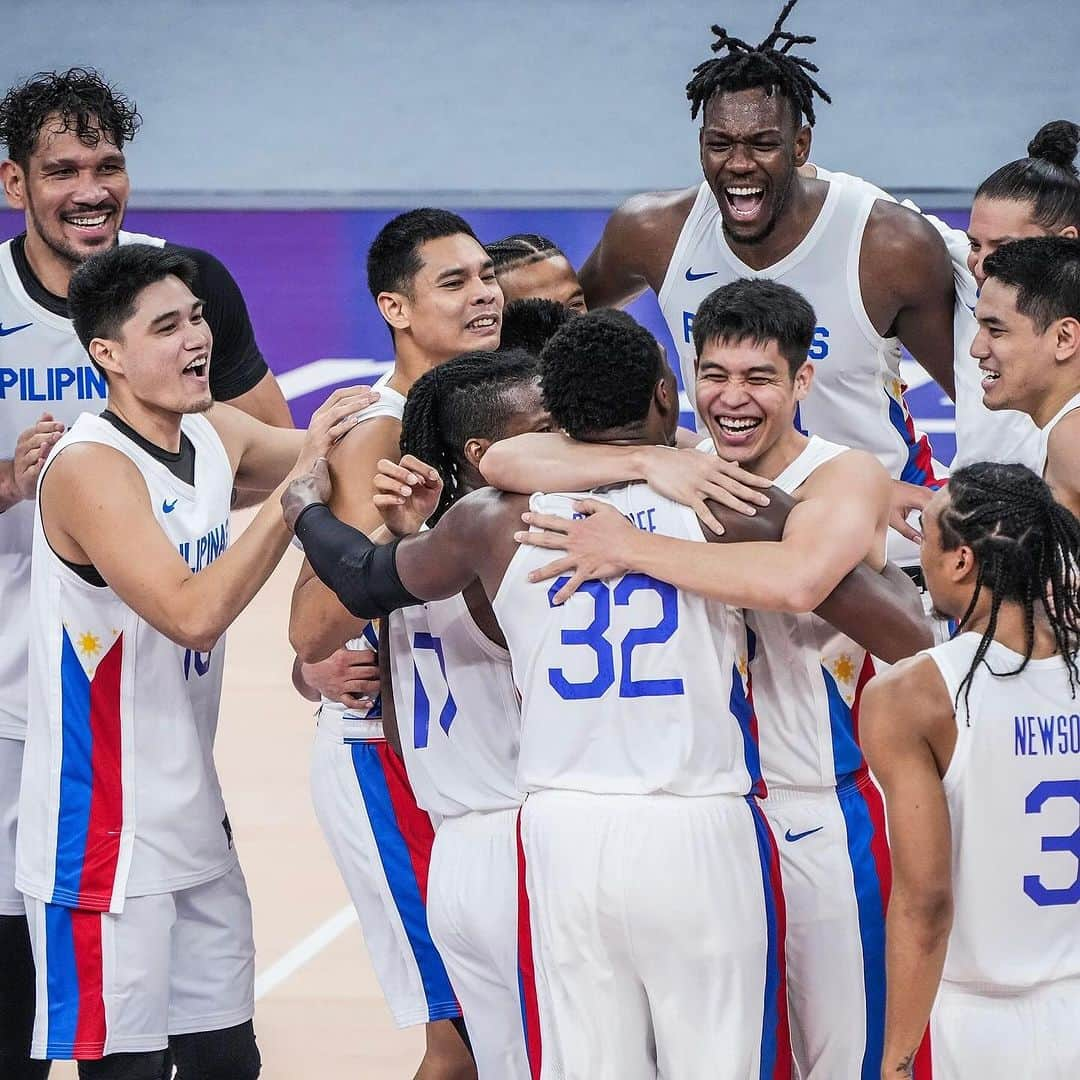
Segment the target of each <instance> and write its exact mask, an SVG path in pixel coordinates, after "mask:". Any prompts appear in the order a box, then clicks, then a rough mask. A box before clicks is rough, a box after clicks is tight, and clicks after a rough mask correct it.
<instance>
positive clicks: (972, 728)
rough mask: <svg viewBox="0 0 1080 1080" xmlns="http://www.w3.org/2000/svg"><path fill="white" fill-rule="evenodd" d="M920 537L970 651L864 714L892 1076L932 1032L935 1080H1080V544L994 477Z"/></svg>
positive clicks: (967, 489)
mask: <svg viewBox="0 0 1080 1080" xmlns="http://www.w3.org/2000/svg"><path fill="white" fill-rule="evenodd" d="M1024 242H1025V243H1038V242H1040V241H1024ZM1013 246H1014V245H1011V244H1010V245H1007V246H1006V247H1003V248H1002V249H1001V250H1000V251H999V252H998V254H997V255H996V256H994V257H995V258H997V257H1001V256H1004V255H1005V253H1006V252H1007V251H1008V250H1009V248H1010V247H1013ZM988 264H989V260H988ZM988 273H991V279H990V280H992V271H990V270H989V269H988ZM923 537H924V539H923V545H922V551H921V557H922V566H923V572H924V574H925V576H926V583H927V586H928V588H929V590H930V595H931V596H932V597H933V600H934V604H935V605H936V606H937V607H938V608H939V609H940V610H941V612H942V613H943V614H945V615H947V616H949V617H950V618H953V619H956V620H958V622H959V624H960V626H959V633H958V635H957V637H955V638H954V639H953V640H952V641H949V642H947V643H946V644H944V645H938V646H936V647H935V648H933V649H931V650H930V651H929V652H927V653H924V654H921V655H919V656H916V657H913V658H912V659H910V660H906V661H904V662H903V663H901V664H898V665H897V666H896V667H894V668H893V669H892V670H891V671H889V672H887V673H885V674H883V675H880V676H878V677H877V678H875V679H874V680H873V681H872V682H871V683H870V684H869V686H868V687H867V688H866V693H865V694H864V697H863V737H864V745H865V747H866V753H867V757H868V758H869V760H870V764H871V766H872V767H873V769H874V773H875V775H876V776H877V777H878V778H879V779H880V781H881V784H882V787H883V788H884V790H885V801H886V806H887V809H888V818H889V836H890V839H891V842H892V857H893V897H892V903H891V904H890V906H889V919H888V931H889V933H888V1023H887V1029H886V1043H885V1056H884V1062H883V1065H882V1072H881V1076H882V1077H883V1078H884V1077H886V1076H887V1077H902V1076H909V1077H910V1076H919V1075H921V1073H920V1072H918V1071H915V1070H914V1069H913V1060H914V1056H915V1048H916V1046H917V1045H918V1044H919V1040H920V1039H921V1038H922V1035H923V1031H924V1029H925V1028H926V1025H927V1020H928V1019H930V1026H931V1034H932V1037H931V1046H932V1048H933V1075H934V1077H935V1078H937V1077H943V1078H944V1080H967V1078H969V1077H975V1076H978V1077H985V1078H986V1080H997V1078H1001V1080H1005V1078H1007V1077H1008V1078H1010V1080H1011V1078H1012V1077H1017V1076H1032V1077H1035V1076H1037V1077H1040V1078H1043V1077H1045V1078H1047V1080H1066V1078H1069V1077H1074V1076H1077V1075H1078V1074H1080V1036H1078V1034H1077V1028H1076V1016H1077V1010H1078V1008H1080V1001H1078V999H1077V987H1078V986H1080V935H1078V934H1077V920H1076V905H1077V903H1080V876H1078V875H1077V873H1076V871H1077V864H1076V861H1075V860H1076V859H1077V858H1078V857H1080V853H1078V850H1077V834H1076V831H1075V830H1076V812H1077V806H1078V804H1080V781H1078V780H1077V779H1076V777H1077V764H1078V755H1080V720H1078V717H1077V709H1076V686H1077V681H1078V678H1080V672H1078V670H1077V650H1078V648H1080V606H1078V590H1080V582H1078V581H1077V565H1078V562H1080V526H1078V524H1077V521H1076V518H1075V517H1074V516H1073V515H1072V514H1071V513H1070V512H1069V511H1068V510H1066V509H1065V508H1064V507H1062V506H1061V505H1059V504H1058V503H1056V502H1055V501H1054V499H1053V497H1052V495H1051V493H1050V491H1049V489H1048V488H1047V486H1046V484H1045V483H1043V482H1042V481H1041V480H1039V479H1038V477H1036V476H1035V475H1034V474H1033V473H1031V472H1030V470H1028V469H1026V468H1024V467H1023V466H1020V465H990V464H981V465H972V466H969V467H967V468H964V469H960V470H959V471H958V472H956V473H954V474H953V477H952V479H951V480H950V482H949V486H948V489H947V490H946V491H942V492H940V493H938V494H937V495H935V496H934V498H933V499H932V500H931V502H930V505H929V506H927V508H926V509H925V510H924V511H923ZM1040 852H1041V854H1040ZM939 980H940V986H939ZM935 998H936V1001H935ZM931 1010H932V1011H931Z"/></svg>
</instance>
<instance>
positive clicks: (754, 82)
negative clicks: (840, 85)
mask: <svg viewBox="0 0 1080 1080" xmlns="http://www.w3.org/2000/svg"><path fill="white" fill-rule="evenodd" d="M796 3H797V0H788V2H787V3H786V4H785V5H784V10H783V11H781V12H780V17H779V18H778V19H777V20H776V22H775V23H774V24H773V28H772V32H771V33H770V34H769V36H768V37H767V38H765V40H764V41H763V42H762V43H761V44H760V45H748V44H747V43H746V42H745V41H742V40H741V39H739V38H737V37H732V36H731V35H730V34H729V33H728V32H727V31H726V30H725V29H724V28H723V27H722V26H714V27H713V28H712V32H713V33H714V34H715V35H716V40H715V41H714V42H713V43H712V51H713V52H714V53H718V52H724V51H726V52H727V55H726V56H721V57H718V58H716V59H714V60H706V61H705V62H704V63H701V64H698V66H697V67H696V68H694V74H693V77H692V78H691V79H690V81H689V82H688V83H687V84H686V97H687V99H688V100H689V102H690V116H691V118H694V117H696V116H697V114H698V112H699V111H700V110H701V109H702V108H703V107H704V106H706V105H708V103H709V102H710V101H711V100H712V98H713V97H714V96H715V95H716V94H722V93H735V92H737V91H739V90H757V89H761V90H764V91H765V92H766V93H767V94H768V95H769V96H770V97H771V96H772V95H773V94H778V95H779V96H780V97H782V98H786V99H787V101H789V102H790V103H791V108H792V112H793V113H794V115H795V123H796V124H799V123H800V122H801V121H802V119H803V117H805V118H806V122H807V124H809V125H810V126H811V127H813V126H814V120H815V116H814V95H815V94H816V95H817V96H818V97H819V98H821V100H822V101H827V102H829V103H831V102H832V98H831V97H829V95H828V94H827V93H826V92H825V91H824V90H823V89H822V88H821V86H819V85H818V83H817V82H816V81H815V80H814V79H813V78H812V77H811V75H810V72H815V73H816V72H817V70H818V68H817V65H816V64H813V63H811V62H810V61H809V60H807V59H805V58H804V57H801V56H791V55H790V53H789V51H788V50H789V49H791V47H792V46H793V45H813V44H814V42H815V41H817V38H815V37H810V35H808V34H800V35H796V34H792V33H789V32H788V31H787V30H784V29H783V25H784V20H785V19H786V18H787V17H788V15H789V14H790V12H791V9H792V8H793V7H794V6H795V4H796ZM781 42H783V44H782V45H780V48H777V45H779V44H780V43H781Z"/></svg>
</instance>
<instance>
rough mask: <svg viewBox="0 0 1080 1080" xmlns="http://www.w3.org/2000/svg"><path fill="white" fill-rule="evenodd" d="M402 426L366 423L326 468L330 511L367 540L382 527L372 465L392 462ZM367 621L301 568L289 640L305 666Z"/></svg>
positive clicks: (389, 420) (308, 569)
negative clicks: (386, 460)
mask: <svg viewBox="0 0 1080 1080" xmlns="http://www.w3.org/2000/svg"><path fill="white" fill-rule="evenodd" d="M400 437H401V425H400V424H399V423H398V421H396V420H394V419H392V418H391V417H380V418H379V419H376V420H368V421H366V422H365V423H362V424H360V425H359V427H357V428H356V430H355V431H353V432H351V433H350V434H349V435H348V436H347V437H346V438H344V439H343V440H342V441H341V443H340V444H338V445H337V446H336V447H334V449H333V452H332V453H331V454H330V456H329V459H328V464H329V466H330V476H331V479H332V481H333V495H332V496H331V500H330V508H331V509H332V510H333V511H334V513H335V514H336V515H337V516H338V517H339V518H340V519H341V520H342V521H344V522H345V523H347V524H349V525H352V526H354V527H355V528H357V529H359V530H360V531H361V532H363V533H366V534H368V535H371V534H372V533H374V532H375V530H376V529H377V528H378V527H379V526H380V525H381V524H382V517H381V515H380V514H379V511H378V509H377V508H376V507H375V505H374V503H373V502H372V497H373V495H374V493H375V487H374V481H375V473H376V472H377V462H378V461H379V459H380V458H383V457H385V458H390V459H391V460H393V461H397V459H398V457H399V456H400V448H399V445H398V444H399V441H400ZM366 622H367V620H366V619H358V618H357V617H356V616H355V615H352V614H351V613H350V612H349V611H348V610H347V609H346V608H345V606H344V605H343V604H342V603H341V602H340V601H339V600H338V598H337V597H336V596H335V595H334V593H333V592H332V591H331V590H330V589H328V588H327V587H326V586H325V585H324V584H323V583H322V582H321V581H320V580H319V579H318V577H316V575H315V573H314V571H313V570H312V568H311V565H310V563H309V562H307V561H305V562H304V565H303V566H302V567H301V570H300V574H299V577H298V578H297V580H296V585H295V586H294V588H293V597H292V609H291V611H290V613H289V641H290V642H291V644H292V647H293V649H294V650H295V651H296V653H297V655H298V656H299V657H300V658H301V660H304V661H305V662H309V663H310V662H314V661H317V660H322V659H324V658H325V657H327V656H329V655H330V654H331V653H332V652H334V651H335V650H337V649H340V648H341V646H342V645H343V644H344V643H345V642H346V641H348V640H349V639H350V638H354V637H358V636H359V635H360V633H361V632H362V631H363V629H364V626H365V624H366Z"/></svg>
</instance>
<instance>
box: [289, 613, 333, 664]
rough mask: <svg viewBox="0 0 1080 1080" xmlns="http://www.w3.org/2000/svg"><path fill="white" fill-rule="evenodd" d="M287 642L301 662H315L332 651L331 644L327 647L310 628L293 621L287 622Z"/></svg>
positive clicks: (323, 658) (324, 657)
mask: <svg viewBox="0 0 1080 1080" xmlns="http://www.w3.org/2000/svg"><path fill="white" fill-rule="evenodd" d="M289 644H290V645H291V646H292V648H293V652H295V653H296V655H297V657H299V659H300V662H301V663H303V664H317V663H318V662H319V661H320V660H325V659H326V658H327V657H328V656H329V655H330V654H331V653H332V652H334V646H333V645H331V646H329V647H328V646H327V644H326V642H325V641H323V640H322V639H321V638H320V636H319V635H318V634H317V633H315V632H314V631H313V630H312V629H309V628H308V627H306V626H304V625H303V623H297V622H295V621H294V622H290V623H289Z"/></svg>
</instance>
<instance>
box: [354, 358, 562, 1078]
mask: <svg viewBox="0 0 1080 1080" xmlns="http://www.w3.org/2000/svg"><path fill="white" fill-rule="evenodd" d="M550 427H551V418H550V416H549V415H548V413H547V410H546V409H545V408H544V405H543V402H542V401H541V398H540V387H539V372H538V368H537V364H536V361H535V360H534V359H533V357H531V356H529V355H528V354H527V353H524V352H521V351H519V350H508V351H506V352H502V351H500V352H499V353H490V352H473V353H466V354H465V355H463V356H459V357H457V358H456V359H454V360H450V361H449V362H448V363H446V364H444V365H443V366H442V367H438V368H435V369H434V370H432V371H430V372H428V373H427V374H425V375H422V376H421V377H420V378H419V379H417V381H416V383H415V384H414V385H413V388H412V389H411V390H410V391H409V397H408V400H407V401H406V404H405V414H404V417H403V418H402V425H401V449H402V453H403V455H404V456H403V457H402V459H401V462H400V464H399V465H395V464H394V463H393V462H391V461H390V460H384V461H382V462H380V475H379V476H377V477H376V480H375V487H376V491H377V492H378V493H377V494H376V495H375V503H376V505H377V506H379V508H380V509H381V510H382V512H383V514H384V517H385V520H386V522H387V524H388V525H389V526H390V527H391V529H392V531H394V532H396V533H397V534H398V535H404V534H406V533H412V532H416V531H418V530H419V528H420V526H421V525H422V524H423V512H420V513H419V514H418V513H416V512H414V507H415V506H416V505H417V502H418V501H419V500H420V499H424V500H426V499H428V498H429V497H434V496H435V495H438V499H439V501H438V506H437V508H436V511H435V513H434V514H432V515H431V517H430V518H429V519H428V520H429V522H430V523H431V524H432V525H434V524H435V523H436V522H437V521H438V519H439V518H440V517H441V516H442V514H443V513H444V512H445V511H446V510H447V509H448V508H449V507H451V506H453V505H454V504H455V503H456V502H457V501H458V500H459V499H461V498H462V497H463V496H465V495H467V494H468V493H469V492H470V491H474V490H475V489H476V488H480V487H483V486H484V483H485V482H484V478H483V477H482V476H481V475H480V473H479V471H478V469H477V467H476V464H477V462H478V461H479V460H480V458H481V457H482V456H483V454H484V453H485V451H486V450H487V448H488V447H489V446H490V445H491V444H492V443H494V442H497V441H498V440H499V439H504V438H507V437H509V436H512V435H515V434H518V433H520V432H524V431H546V430H550ZM432 466H434V468H432ZM410 476H411V477H415V478H422V480H421V484H420V491H419V492H418V498H417V499H407V498H406V497H405V496H404V495H403V494H402V489H403V487H408V485H409V482H410ZM440 478H441V479H440ZM440 487H441V488H442V490H441V493H439V488H440ZM428 508H430V503H429V504H428ZM388 624H389V632H388V635H387V638H388V640H389V644H390V653H389V662H388V663H386V662H384V664H383V670H384V672H385V675H384V680H383V702H384V708H383V724H384V725H385V727H386V730H387V736H388V738H395V737H396V738H397V739H398V740H399V745H400V752H401V754H402V757H403V758H404V761H405V766H406V770H407V772H408V775H409V780H410V782H411V784H412V789H413V792H414V793H415V795H416V801H417V803H418V804H419V805H420V806H421V807H422V808H423V809H424V810H426V811H428V813H430V814H431V815H432V817H433V819H434V820H436V821H438V822H439V825H438V828H437V830H436V833H435V842H434V845H433V846H432V850H431V864H430V869H429V871H428V882H427V919H428V926H429V928H430V930H431V936H432V939H433V941H434V942H435V944H436V946H437V947H438V949H439V954H440V955H441V956H442V958H443V961H444V962H445V964H446V969H447V972H448V973H449V975H450V981H451V983H452V984H453V986H454V991H455V993H456V994H457V998H458V1001H460V1002H461V1008H462V1012H463V1014H464V1017H465V1024H466V1027H467V1028H468V1031H469V1036H470V1039H471V1041H472V1048H473V1054H474V1056H475V1058H476V1067H477V1071H478V1073H479V1075H480V1077H481V1080H483V1078H485V1077H492V1078H498V1080H529V1062H528V1058H527V1055H526V1048H525V1039H524V1033H523V1031H522V1023H521V1016H522V1010H521V1003H520V997H519V990H518V955H517V953H518V904H517V843H516V833H515V829H516V825H517V813H518V809H519V807H520V806H521V801H522V799H523V797H524V796H523V795H522V793H521V791H520V789H519V788H518V784H517V777H516V773H517V758H518V732H519V728H520V724H521V716H520V709H519V706H518V698H517V694H516V693H515V690H514V681H513V676H512V674H511V671H510V655H509V653H508V652H507V651H506V642H505V639H504V638H503V635H502V631H501V630H500V629H499V625H498V623H497V622H496V621H495V616H494V614H493V613H492V610H491V605H490V604H489V603H488V600H487V597H486V595H485V594H484V590H483V588H482V587H481V585H480V583H479V582H474V583H473V584H472V585H470V586H469V587H467V588H466V589H465V590H464V591H463V592H461V593H458V594H457V595H456V596H452V597H450V598H449V599H446V600H436V601H434V602H432V603H429V604H424V605H418V606H415V607H408V608H402V609H401V610H399V611H395V612H393V613H392V614H391V615H390V617H389V619H388ZM380 659H381V660H384V661H385V657H380Z"/></svg>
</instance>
